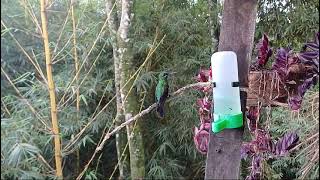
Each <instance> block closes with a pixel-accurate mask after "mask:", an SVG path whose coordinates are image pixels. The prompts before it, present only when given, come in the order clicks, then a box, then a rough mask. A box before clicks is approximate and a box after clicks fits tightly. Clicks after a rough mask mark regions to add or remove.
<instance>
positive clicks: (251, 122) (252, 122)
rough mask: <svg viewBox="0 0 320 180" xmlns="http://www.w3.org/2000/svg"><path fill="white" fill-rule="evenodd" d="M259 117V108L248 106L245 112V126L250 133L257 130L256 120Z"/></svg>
mask: <svg viewBox="0 0 320 180" xmlns="http://www.w3.org/2000/svg"><path fill="white" fill-rule="evenodd" d="M258 116H259V108H258V107H256V106H250V107H249V110H248V111H247V124H248V128H249V131H250V132H254V131H255V130H256V128H257V119H258Z"/></svg>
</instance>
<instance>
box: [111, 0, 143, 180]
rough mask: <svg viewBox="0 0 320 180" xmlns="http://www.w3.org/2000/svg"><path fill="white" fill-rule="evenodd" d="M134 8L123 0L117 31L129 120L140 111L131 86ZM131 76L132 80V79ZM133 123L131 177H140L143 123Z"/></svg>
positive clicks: (130, 132)
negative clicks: (131, 36)
mask: <svg viewBox="0 0 320 180" xmlns="http://www.w3.org/2000/svg"><path fill="white" fill-rule="evenodd" d="M132 8H133V0H122V3H121V20H120V24H119V29H118V33H117V42H118V53H119V58H120V65H119V69H120V72H121V80H120V87H121V89H120V91H121V99H122V103H123V106H124V114H125V120H129V119H130V118H131V117H133V115H135V114H138V112H139V103H138V99H137V95H136V91H135V88H131V87H132V85H133V81H134V78H131V76H132V75H133V74H134V72H135V67H134V64H133V52H132V42H131V39H130V38H129V37H130V33H129V30H130V28H131V27H132V26H131V23H132V17H133V14H132ZM130 78H131V80H130ZM133 127H134V126H133V125H128V126H127V136H128V141H129V153H130V170H131V178H132V179H138V178H144V176H145V165H144V147H143V142H142V133H141V129H140V128H141V124H140V122H137V124H136V126H135V128H133Z"/></svg>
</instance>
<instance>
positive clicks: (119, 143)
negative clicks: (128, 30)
mask: <svg viewBox="0 0 320 180" xmlns="http://www.w3.org/2000/svg"><path fill="white" fill-rule="evenodd" d="M118 1H119V0H118ZM115 3H117V5H118V4H119V2H115V1H114V0H107V1H106V13H107V16H108V17H107V18H108V27H109V32H110V38H111V43H112V49H113V63H114V81H115V90H116V101H117V102H116V103H117V115H116V120H115V124H116V126H119V125H120V124H121V123H123V122H124V121H125V118H124V111H123V104H122V100H121V94H120V80H121V76H120V75H121V74H120V69H119V64H120V58H119V53H118V44H117V31H118V28H119V20H118V13H119V12H118V11H117V9H116V6H115ZM126 144H127V134H126V129H122V130H121V131H119V132H118V133H117V134H116V147H117V154H118V165H119V166H118V167H119V179H124V178H125V177H126V176H128V174H129V167H128V166H129V158H128V157H127V158H126V155H127V153H126V152H124V151H125V147H126Z"/></svg>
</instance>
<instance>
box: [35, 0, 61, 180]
mask: <svg viewBox="0 0 320 180" xmlns="http://www.w3.org/2000/svg"><path fill="white" fill-rule="evenodd" d="M40 8H41V24H42V37H43V43H44V51H45V58H46V70H47V78H48V89H49V96H50V109H51V121H52V132H53V137H54V138H53V139H54V157H55V162H56V176H57V177H58V178H59V179H62V178H63V175H62V166H61V164H62V157H61V143H60V136H59V123H58V115H57V104H56V94H55V87H54V81H53V75H52V62H51V54H50V48H49V37H48V30H47V16H46V3H45V0H41V1H40Z"/></svg>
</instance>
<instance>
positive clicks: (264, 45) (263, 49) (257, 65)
mask: <svg viewBox="0 0 320 180" xmlns="http://www.w3.org/2000/svg"><path fill="white" fill-rule="evenodd" d="M256 51H257V54H258V57H257V60H256V62H254V63H253V64H252V65H251V69H252V70H255V71H257V70H260V69H261V68H263V67H264V66H265V65H266V64H267V62H268V60H269V58H270V57H271V55H272V50H271V48H270V47H269V39H268V36H267V35H266V34H263V36H262V38H261V39H260V40H259V42H258V43H257V45H256Z"/></svg>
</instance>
